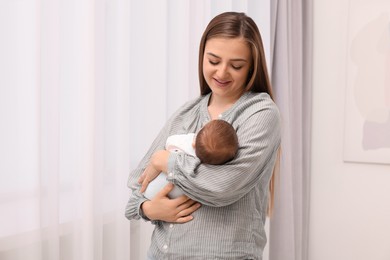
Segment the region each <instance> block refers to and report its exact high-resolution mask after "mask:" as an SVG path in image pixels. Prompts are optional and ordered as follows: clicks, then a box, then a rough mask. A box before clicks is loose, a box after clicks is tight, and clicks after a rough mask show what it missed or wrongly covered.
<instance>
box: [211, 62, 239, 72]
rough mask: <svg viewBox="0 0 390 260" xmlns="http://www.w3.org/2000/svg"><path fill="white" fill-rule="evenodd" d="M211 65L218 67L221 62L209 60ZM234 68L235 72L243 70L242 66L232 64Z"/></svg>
mask: <svg viewBox="0 0 390 260" xmlns="http://www.w3.org/2000/svg"><path fill="white" fill-rule="evenodd" d="M209 63H210V64H211V65H214V66H216V65H218V64H219V61H213V60H209ZM231 66H232V68H233V69H235V70H240V69H241V68H242V65H234V64H231Z"/></svg>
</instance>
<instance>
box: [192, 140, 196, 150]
mask: <svg viewBox="0 0 390 260" xmlns="http://www.w3.org/2000/svg"><path fill="white" fill-rule="evenodd" d="M192 148H194V149H195V141H192Z"/></svg>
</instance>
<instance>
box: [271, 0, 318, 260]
mask: <svg viewBox="0 0 390 260" xmlns="http://www.w3.org/2000/svg"><path fill="white" fill-rule="evenodd" d="M271 56H272V84H273V87H274V91H275V99H276V103H277V105H278V107H279V109H280V111H281V115H282V129H283V130H282V153H281V165H280V173H279V174H280V176H279V178H278V181H277V187H276V198H275V211H274V215H273V217H272V219H271V224H270V260H286V259H289V260H290V259H291V260H307V254H308V252H307V250H308V242H309V238H308V228H309V202H310V201H309V199H310V192H309V188H310V145H311V139H310V137H311V89H312V86H311V75H312V69H311V68H312V66H311V60H312V2H311V0H300V1H293V2H292V1H287V0H277V1H272V4H271Z"/></svg>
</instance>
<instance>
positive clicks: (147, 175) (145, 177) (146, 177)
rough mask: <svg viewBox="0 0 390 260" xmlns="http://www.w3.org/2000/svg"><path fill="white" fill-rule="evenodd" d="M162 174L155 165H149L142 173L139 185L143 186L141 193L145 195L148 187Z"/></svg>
mask: <svg viewBox="0 0 390 260" xmlns="http://www.w3.org/2000/svg"><path fill="white" fill-rule="evenodd" d="M159 174H160V171H159V170H157V169H156V168H155V167H154V166H153V164H151V163H150V164H149V165H148V166H147V167H146V169H145V171H144V172H143V173H142V175H141V177H139V179H138V183H139V184H142V186H141V193H143V192H144V191H145V190H146V188H147V187H148V185H149V183H150V182H151V181H152V180H154V179H155V178H156V177H157V176H158V175H159Z"/></svg>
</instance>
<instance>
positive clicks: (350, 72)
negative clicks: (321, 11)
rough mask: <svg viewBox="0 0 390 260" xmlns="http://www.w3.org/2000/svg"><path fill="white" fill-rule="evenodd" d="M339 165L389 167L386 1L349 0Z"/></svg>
mask: <svg viewBox="0 0 390 260" xmlns="http://www.w3.org/2000/svg"><path fill="white" fill-rule="evenodd" d="M347 26H348V27H347V28H348V30H347V50H346V55H347V56H346V95H345V120H344V122H345V125H344V161H346V162H361V163H381V164H390V1H388V0H350V1H349V16H348V25H347Z"/></svg>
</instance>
